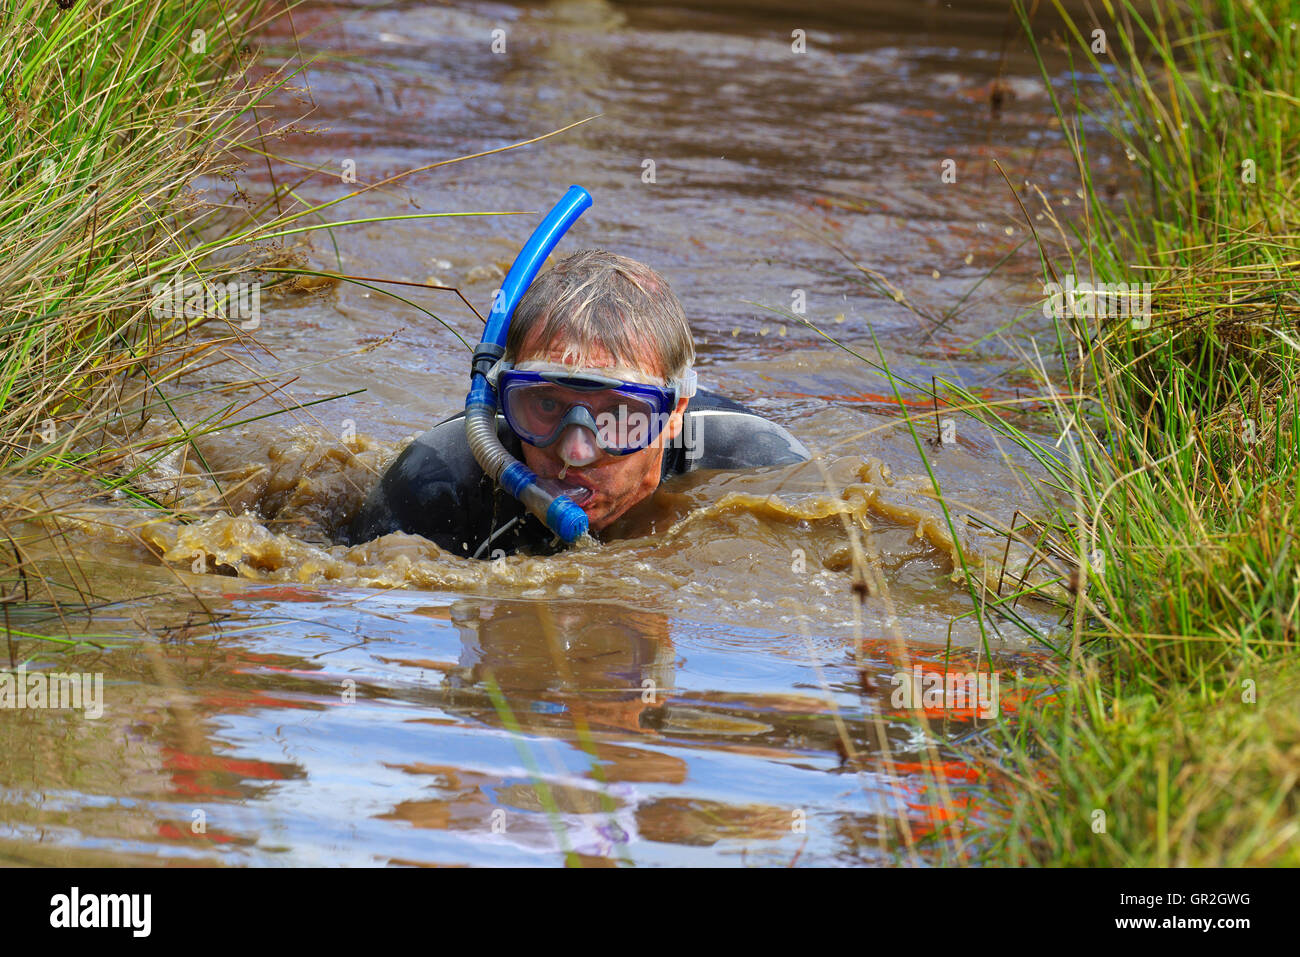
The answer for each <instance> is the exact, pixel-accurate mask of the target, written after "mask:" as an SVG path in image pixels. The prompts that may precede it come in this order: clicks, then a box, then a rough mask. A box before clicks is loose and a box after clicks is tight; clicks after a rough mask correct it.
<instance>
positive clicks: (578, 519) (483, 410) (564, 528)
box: [465, 186, 591, 544]
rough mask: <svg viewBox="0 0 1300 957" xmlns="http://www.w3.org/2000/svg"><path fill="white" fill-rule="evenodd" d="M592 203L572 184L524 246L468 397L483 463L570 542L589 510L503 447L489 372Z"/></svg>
mask: <svg viewBox="0 0 1300 957" xmlns="http://www.w3.org/2000/svg"><path fill="white" fill-rule="evenodd" d="M590 205H591V195H590V194H589V193H588V192H587V191H586V190H585V189H583V188H582V187H581V186H570V187H569V191H568V192H567V193H565V194H564V198H563V199H561V200H560V201H559V202H558V203H556V204H555V208H554V209H552V210H551V211H550V212H549V213H547V214H546V218H545V219H543V220H542V222H541V224H540V225H539V226H538V227H537V228H536V229H535V230H533V234H532V235H531V236H529V237H528V242H526V243H525V244H524V248H523V249H521V250H519V255H518V256H516V257H515V262H514V265H512V266H511V267H510V272H509V273H508V274H507V275H506V280H505V282H503V283H502V284H501V292H500V294H499V295H497V296H496V297H495V299H494V300H493V302H492V311H491V312H490V313H488V318H487V325H486V327H485V328H484V329H483V341H482V342H480V343H479V344H478V347H477V348H476V349H475V350H474V358H473V360H472V361H471V371H470V386H469V394H468V395H467V396H465V436H466V438H467V439H468V440H469V448H470V451H471V452H473V453H474V459H475V460H476V461H477V462H478V464H479V467H480V468H481V469H483V471H484V473H485V474H487V475H488V476H489V477H490V478H491V479H492V480H493V481H494V482H496V483H497V484H498V485H500V486H501V487H502V488H503V489H505V490H506V491H507V492H509V493H510V494H511V495H513V496H514V497H515V498H517V499H519V501H520V502H522V503H523V504H524V506H525V507H526V508H527V509H528V510H529V511H530V512H532V513H533V514H534V515H536V516H537V517H538V518H539V519H541V520H542V521H543V522H545V523H546V525H547V527H548V528H550V529H551V531H553V532H555V534H556V535H558V536H560V538H561V539H562V540H563V541H564V542H566V543H569V544H571V543H573V542H575V541H577V540H578V539H579V538H581V537H582V536H583V535H585V534H586V533H587V513H586V512H584V511H583V510H582V508H581V507H580V506H579V505H578V504H577V503H576V502H574V501H573V500H572V499H570V498H568V497H567V496H564V495H553V494H551V493H550V492H547V491H546V490H545V489H544V488H542V487H541V486H540V485H539V484H538V479H537V475H536V474H535V473H534V472H533V471H532V469H530V468H529V467H528V466H526V465H524V463H523V462H520V461H519V460H518V459H516V458H515V457H514V456H513V455H511V454H510V453H509V452H507V451H506V450H505V447H504V446H502V444H501V440H500V439H499V438H498V437H497V393H496V389H495V388H494V387H493V385H492V383H490V382H489V381H488V378H487V376H488V373H489V372H490V371H491V370H492V367H493V366H494V365H496V363H497V362H498V361H499V360H500V359H501V357H502V356H503V355H505V351H506V335H507V333H508V332H509V331H510V320H511V318H512V317H513V316H514V314H515V307H516V306H518V305H519V300H520V299H522V298H523V297H524V293H525V292H527V291H528V287H529V286H530V285H532V282H533V279H534V278H535V277H536V276H537V271H538V270H539V269H540V268H541V266H542V263H544V262H545V261H546V257H547V256H549V255H550V253H551V250H552V249H554V248H555V245H556V243H558V242H559V241H560V238H561V237H562V236H563V235H564V234H565V233H566V232H568V230H569V227H570V226H572V225H573V224H574V222H575V221H576V220H577V218H578V217H579V216H581V215H582V214H583V212H585V211H586V209H587V207H589V206H590Z"/></svg>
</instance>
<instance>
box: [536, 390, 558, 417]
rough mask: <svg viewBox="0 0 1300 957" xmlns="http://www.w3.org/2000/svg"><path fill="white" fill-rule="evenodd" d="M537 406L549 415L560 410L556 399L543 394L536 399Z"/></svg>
mask: <svg viewBox="0 0 1300 957" xmlns="http://www.w3.org/2000/svg"><path fill="white" fill-rule="evenodd" d="M537 408H538V409H539V410H540V411H542V412H544V413H546V414H547V415H551V414H554V413H556V412H558V411H560V402H559V400H558V399H553V398H551V397H550V396H546V395H544V396H542V397H541V398H540V399H538V400H537Z"/></svg>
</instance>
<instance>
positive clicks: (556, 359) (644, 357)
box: [514, 336, 664, 384]
mask: <svg viewBox="0 0 1300 957" xmlns="http://www.w3.org/2000/svg"><path fill="white" fill-rule="evenodd" d="M638 345H640V346H642V348H640V349H638V350H637V354H636V355H635V356H634V357H627V358H625V359H623V360H622V361H620V360H619V359H617V358H616V357H615V356H614V354H613V353H611V352H610V351H609V349H607V348H605V346H604V345H602V344H601V343H599V342H592V343H581V342H565V341H563V340H552V341H551V342H549V343H547V344H546V346H544V347H539V346H538V344H537V342H536V336H530V337H529V338H527V339H525V340H524V343H523V345H522V346H521V347H520V350H519V355H518V357H516V359H515V362H514V366H515V368H516V369H519V370H521V371H531V372H579V371H582V370H587V371H592V372H595V371H599V372H601V373H603V374H605V375H608V376H610V377H612V378H616V379H623V380H625V381H627V382H644V383H647V384H658V383H661V382H663V379H664V376H663V373H662V372H660V371H659V363H658V362H656V361H655V360H654V358H653V355H652V354H651V352H650V350H649V349H648V348H646V347H645V346H644V344H642V343H638ZM628 358H630V359H633V360H634V361H635V362H636V365H635V366H630V365H629V364H628Z"/></svg>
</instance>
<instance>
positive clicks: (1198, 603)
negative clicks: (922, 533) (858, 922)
mask: <svg viewBox="0 0 1300 957" xmlns="http://www.w3.org/2000/svg"><path fill="white" fill-rule="evenodd" d="M1055 5H1056V11H1055V12H1056V14H1057V16H1058V17H1059V20H1058V21H1057V22H1060V21H1061V20H1063V21H1064V22H1065V24H1066V30H1065V32H1064V34H1063V35H1061V34H1054V35H1052V36H1039V35H1038V34H1037V33H1036V30H1037V29H1038V26H1037V24H1036V22H1034V21H1033V20H1031V17H1030V14H1029V13H1028V12H1027V11H1026V10H1025V9H1024V8H1018V12H1019V16H1020V20H1021V25H1022V27H1023V28H1024V29H1025V31H1026V32H1027V34H1028V35H1029V36H1030V37H1031V38H1032V42H1033V47H1034V50H1035V54H1036V55H1038V57H1039V60H1038V62H1039V66H1040V68H1041V71H1042V76H1043V80H1044V82H1045V84H1046V85H1047V88H1048V90H1049V92H1050V95H1051V100H1052V105H1053V107H1054V109H1055V112H1056V116H1057V119H1058V120H1059V127H1060V130H1061V132H1062V134H1063V138H1064V142H1065V146H1066V149H1067V150H1068V153H1067V155H1069V156H1072V157H1073V159H1074V164H1075V166H1076V168H1077V172H1078V176H1079V179H1080V184H1081V187H1082V189H1083V191H1084V196H1085V197H1086V201H1085V209H1084V211H1083V214H1082V215H1076V216H1074V217H1073V218H1071V219H1069V220H1064V221H1063V219H1062V218H1061V217H1059V216H1058V215H1057V212H1056V211H1055V210H1054V209H1053V208H1052V206H1051V204H1050V202H1049V201H1048V199H1047V198H1046V197H1045V196H1044V194H1043V193H1041V192H1040V191H1039V190H1038V189H1037V188H1036V187H1034V186H1033V185H1031V184H1030V183H1028V182H1026V181H1025V179H1024V178H1023V176H1022V175H1021V171H1019V170H1016V169H1014V168H1009V169H1003V167H1002V166H1001V165H997V170H998V172H999V173H1000V174H1001V176H1002V179H1003V182H1004V183H1005V184H1006V186H1007V188H1008V190H1009V193H1010V195H1011V196H1012V197H1013V199H1012V204H1013V209H1015V210H1017V211H1018V212H1019V214H1020V215H1021V217H1022V218H1023V220H1024V222H1025V224H1026V225H1027V227H1028V229H1029V230H1030V232H1031V234H1032V236H1033V239H1034V242H1035V248H1036V250H1037V254H1038V258H1039V262H1040V264H1041V267H1042V278H1043V282H1044V284H1047V283H1052V282H1056V283H1063V282H1064V280H1065V277H1066V276H1067V275H1073V276H1075V277H1077V278H1078V280H1079V281H1093V282H1106V283H1138V284H1142V283H1150V284H1151V290H1152V298H1151V306H1152V308H1151V315H1150V316H1149V317H1139V318H1138V321H1136V322H1134V321H1132V320H1131V319H1130V318H1128V317H1119V316H1109V317H1107V316H1100V317H1099V316H1096V315H1093V314H1091V313H1090V312H1088V311H1080V312H1078V313H1076V312H1072V311H1067V312H1066V313H1065V314H1064V315H1062V316H1060V317H1059V318H1057V320H1056V321H1055V322H1054V324H1053V326H1052V328H1051V334H1050V339H1051V341H1050V342H1049V343H1044V342H1042V341H1040V342H1039V343H1038V344H1037V345H1038V349H1037V350H1036V355H1035V356H1034V357H1031V356H1029V355H1025V366H1026V369H1027V370H1028V372H1029V374H1030V375H1032V377H1033V379H1034V381H1035V385H1036V389H1035V390H1034V392H1035V394H1033V395H1029V396H1026V397H1024V398H1023V399H1021V400H1017V401H1015V402H1010V401H1003V402H989V401H986V400H985V399H983V398H981V397H980V396H977V395H975V394H972V393H971V392H969V391H967V390H966V389H964V388H962V386H961V385H960V384H959V383H956V382H951V381H947V380H944V379H939V380H937V381H936V382H933V383H924V382H912V381H908V380H907V379H906V378H904V377H902V376H899V375H897V374H895V373H894V372H893V371H892V370H891V369H890V368H889V367H888V364H887V362H886V360H885V358H884V354H883V351H882V350H881V349H880V348H879V345H878V344H877V347H876V354H875V357H874V358H872V357H870V356H868V355H863V354H861V353H859V352H855V351H854V350H853V349H851V348H849V347H848V346H845V345H844V344H843V343H839V342H837V341H836V340H834V339H832V338H831V337H830V336H827V337H826V338H828V339H831V341H832V342H834V343H835V344H836V345H838V346H840V347H841V348H844V349H846V351H849V352H850V353H851V354H853V355H855V356H857V357H858V358H859V359H861V360H863V361H864V362H866V363H867V364H868V365H870V366H872V367H873V368H875V369H876V370H877V371H879V372H881V373H882V374H884V375H885V376H886V377H887V378H888V379H889V381H890V383H891V386H892V388H893V390H894V394H895V398H896V399H897V400H898V405H899V410H900V412H901V413H902V416H903V423H904V425H905V427H906V428H908V429H909V431H910V432H911V434H912V436H913V438H914V440H915V443H916V447H917V450H918V452H920V454H921V456H922V458H923V459H925V460H926V462H927V465H928V453H927V452H926V450H925V446H924V444H923V442H922V435H929V434H931V433H932V432H933V429H934V424H933V423H932V422H930V421H929V413H923V414H922V413H918V412H916V411H915V410H914V409H913V408H912V407H910V406H907V405H905V404H904V402H903V398H904V397H903V391H904V390H905V391H906V392H907V393H909V394H910V395H912V396H915V395H917V394H933V395H934V396H935V398H936V410H935V414H936V415H938V399H939V397H940V396H942V398H943V400H944V405H945V406H946V408H947V410H949V411H950V412H958V413H965V414H967V415H970V416H971V417H972V418H974V419H976V420H978V421H980V422H981V423H983V424H985V425H987V426H988V427H989V428H990V429H992V430H993V432H994V434H995V435H996V436H997V437H998V438H999V439H1000V440H1006V441H1007V442H1010V443H1012V444H1014V445H1015V446H1017V447H1019V448H1020V449H1021V450H1023V451H1025V452H1027V453H1028V454H1029V456H1030V457H1031V458H1032V460H1033V461H1034V463H1035V464H1036V466H1037V470H1038V471H1037V474H1036V475H1035V474H1031V473H1029V472H1027V471H1024V472H1023V474H1022V477H1023V479H1024V480H1025V481H1026V483H1027V484H1033V485H1035V486H1036V487H1037V489H1038V492H1039V495H1038V497H1039V504H1040V507H1039V509H1038V511H1037V514H1035V515H1034V516H1031V517H1026V519H1025V520H1024V521H1023V522H1020V523H1018V524H1017V526H1016V527H1015V528H1012V527H1009V526H1007V525H1005V524H1003V525H998V524H997V521H996V520H992V517H991V516H981V515H979V514H978V510H977V506H976V504H975V503H962V502H956V501H953V500H951V499H949V498H948V497H946V496H945V495H944V492H943V490H942V489H941V488H940V487H939V483H938V481H937V479H936V478H935V476H934V473H933V472H931V473H930V477H931V481H932V485H933V493H934V497H935V500H936V503H937V504H938V507H939V508H940V509H941V510H942V514H943V517H944V520H945V522H946V523H947V528H948V531H949V533H950V535H951V536H952V537H953V539H954V541H956V540H957V539H958V533H959V531H961V530H962V527H963V525H964V523H965V522H966V520H967V519H975V520H977V521H978V522H979V523H980V524H982V525H983V526H984V527H985V529H997V530H998V531H1000V532H1001V534H1002V535H1003V536H1005V539H1006V541H1007V546H1008V548H1010V545H1011V542H1013V541H1014V542H1016V543H1018V544H1017V545H1016V550H1018V551H1021V554H1023V550H1031V551H1032V552H1034V553H1035V554H1036V558H1035V559H1034V561H1036V562H1037V565H1036V568H1037V573H1036V574H1035V575H1033V576H1030V580H1029V581H1028V582H1024V581H1022V580H1021V579H1020V574H1019V573H1020V571H1021V569H1022V568H1023V564H1022V563H1021V564H1016V565H1010V566H1009V567H1008V568H1007V569H1006V571H1007V575H1006V576H1005V578H1006V580H1009V581H1010V582H1012V585H1013V587H1005V586H1006V581H1005V580H1004V578H1003V576H1002V575H1000V574H997V573H998V572H1000V571H1001V570H1002V569H1000V568H999V567H998V566H999V565H1001V564H1002V562H1001V561H999V560H1000V559H1001V558H1002V556H1001V555H997V556H993V555H991V554H990V553H989V550H988V549H987V548H985V549H984V550H983V552H984V553H983V554H973V553H972V554H967V553H966V552H965V551H964V550H960V549H959V550H956V557H957V561H956V563H955V564H956V565H957V566H958V568H957V570H958V571H959V572H962V573H963V575H964V577H965V579H966V582H967V585H968V587H969V590H970V594H971V597H972V611H971V612H970V613H968V614H971V615H976V616H978V617H979V618H980V620H981V628H982V632H983V633H984V634H985V636H986V637H987V636H988V634H989V632H990V631H997V632H998V633H1000V634H1002V633H1006V631H1007V630H1008V629H1010V630H1011V631H1019V632H1020V633H1021V634H1023V635H1028V636H1030V637H1031V638H1033V639H1036V640H1037V641H1039V642H1041V643H1042V644H1043V645H1045V646H1047V647H1048V648H1049V649H1051V650H1052V651H1053V652H1054V654H1055V675H1054V678H1053V685H1054V686H1053V689H1052V691H1053V693H1052V695H1051V696H1050V697H1047V698H1043V699H1040V703H1039V705H1037V706H1035V707H1028V708H1022V709H1020V711H1019V713H1018V714H1017V716H1016V718H1015V719H1014V720H1013V721H1004V722H1002V723H1001V725H1000V726H999V732H998V734H996V735H992V736H989V735H985V736H983V738H982V739H981V740H980V741H977V742H972V743H971V744H970V746H971V747H974V748H979V749H981V750H983V751H984V754H983V757H984V758H985V759H986V760H987V761H988V762H989V763H990V764H991V765H992V766H993V767H994V768H995V769H996V773H995V775H994V777H995V779H1000V780H1002V781H1004V782H1007V786H1006V787H1005V788H1004V789H1003V792H1002V793H1003V794H1004V797H1005V800H1004V801H1003V802H1002V812H1003V814H1002V817H1001V818H1000V819H999V821H998V823H997V824H996V825H995V827H994V828H993V829H992V830H990V831H988V832H987V833H985V834H983V835H981V836H980V838H979V840H978V842H977V843H978V845H979V846H980V848H981V856H982V857H983V859H985V860H987V861H988V862H990V863H1015V864H1044V865H1074V866H1153V865H1156V866H1204V865H1261V864H1283V863H1285V864H1297V863H1300V841H1297V840H1296V838H1297V837H1298V836H1300V796H1298V795H1300V791H1298V790H1297V787H1296V785H1297V783H1298V782H1300V716H1297V712H1296V710H1295V706H1294V702H1295V700H1296V691H1297V690H1300V664H1297V662H1296V656H1295V652H1296V650H1297V645H1298V644H1300V571H1297V569H1298V568H1300V542H1298V541H1297V536H1298V535H1300V496H1297V494H1296V491H1297V488H1298V487H1300V392H1298V391H1297V380H1298V379H1300V284H1297V280H1296V275H1297V267H1300V228H1298V226H1300V98H1297V91H1300V23H1297V22H1296V21H1297V20H1300V10H1297V9H1295V8H1294V7H1293V6H1292V5H1290V4H1288V3H1286V2H1282V0H1252V2H1250V3H1245V4H1242V3H1237V2H1233V0H1221V2H1220V0H1191V2H1189V3H1184V4H1177V5H1170V4H1155V5H1153V6H1149V7H1148V6H1147V5H1142V6H1138V5H1136V4H1130V3H1121V4H1112V3H1103V4H1102V5H1101V6H1099V7H1098V8H1097V9H1096V11H1095V17H1096V20H1095V21H1094V20H1088V21H1086V22H1074V21H1072V20H1071V18H1070V16H1069V14H1068V13H1067V12H1066V11H1065V10H1064V9H1063V8H1062V7H1061V5H1060V4H1059V3H1056V4H1055ZM1038 19H1039V21H1040V22H1041V21H1044V20H1045V19H1046V18H1045V17H1043V16H1040V17H1039V18H1038ZM1098 28H1101V29H1104V30H1105V32H1106V41H1107V43H1106V49H1105V51H1104V52H1103V51H1101V50H1099V49H1097V48H1096V46H1095V35H1094V33H1093V31H1094V30H1095V29H1098ZM1048 44H1051V45H1053V46H1058V47H1061V48H1063V49H1064V50H1065V52H1066V55H1067V56H1068V57H1069V61H1070V64H1071V66H1072V69H1071V70H1070V71H1069V72H1068V74H1067V80H1066V81H1065V82H1064V83H1063V82H1062V81H1061V80H1060V79H1059V78H1054V77H1053V76H1052V74H1051V71H1050V70H1049V68H1048V66H1047V65H1046V62H1045V56H1044V48H1045V46H1046V45H1048ZM1107 156H1108V157H1117V158H1118V159H1119V161H1120V162H1121V164H1122V163H1124V162H1125V161H1127V163H1128V164H1129V166H1128V169H1127V171H1124V170H1121V172H1120V173H1119V175H1118V176H1114V177H1113V178H1111V177H1109V176H1108V178H1107V181H1106V182H1104V183H1103V182H1098V181H1097V180H1096V179H1095V177H1094V171H1095V170H1097V169H1103V168H1106V167H1105V166H1104V164H1103V159H1104V158H1105V157H1107ZM1024 175H1028V173H1027V172H1026V173H1025V174H1024ZM1015 183H1023V184H1024V188H1019V187H1017V186H1015V185H1014V184H1015ZM1118 195H1122V196H1124V197H1125V199H1124V200H1123V201H1122V202H1120V201H1117V200H1116V198H1115V197H1116V196H1118ZM849 258H850V262H852V258H851V257H849ZM1003 261H1005V257H1004V260H1003ZM853 264H854V265H855V266H857V268H858V269H859V270H861V271H862V272H863V273H864V275H866V281H865V282H864V285H865V286H866V287H867V288H868V289H871V290H873V291H874V292H876V293H879V291H880V289H879V285H880V283H879V280H878V277H876V276H874V275H872V274H871V272H870V271H869V270H867V269H866V268H865V267H863V266H861V265H859V264H857V263H853ZM999 265H1001V263H999ZM995 268H996V267H995ZM778 311H781V312H782V313H783V314H784V315H786V316H787V318H789V319H791V320H792V321H796V322H802V321H804V320H802V319H800V317H797V316H792V315H789V314H788V313H785V312H784V310H778ZM923 318H924V317H923ZM1148 319H1149V321H1148ZM809 325H810V328H813V329H814V330H816V327H815V326H812V325H811V324H809ZM816 331H818V332H820V330H816ZM823 335H824V333H823ZM1037 353H1041V354H1043V355H1044V356H1046V358H1039V357H1038V356H1037ZM1043 436H1049V438H1048V439H1047V440H1045V441H1044V440H1043V438H1042V437H1043ZM963 513H969V514H963ZM991 559H992V561H990V560H991ZM990 568H992V571H993V572H994V574H993V575H990V573H989V572H990ZM1063 589H1064V591H1063ZM1026 598H1037V599H1049V600H1052V601H1055V602H1056V603H1057V604H1058V605H1059V606H1060V607H1061V608H1062V609H1063V614H1062V618H1061V621H1060V623H1059V626H1058V627H1057V628H1055V629H1052V630H1049V631H1046V632H1044V631H1041V630H1040V629H1038V628H1036V627H1035V626H1034V625H1033V624H1032V623H1031V621H1030V620H1028V619H1027V618H1026V617H1024V616H1021V615H1019V614H1017V612H1016V608H1017V606H1018V604H1019V603H1020V602H1023V601H1024V600H1026ZM987 648H988V646H987V643H986V644H985V651H986V652H987Z"/></svg>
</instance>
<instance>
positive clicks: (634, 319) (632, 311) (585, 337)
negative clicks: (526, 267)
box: [505, 249, 695, 379]
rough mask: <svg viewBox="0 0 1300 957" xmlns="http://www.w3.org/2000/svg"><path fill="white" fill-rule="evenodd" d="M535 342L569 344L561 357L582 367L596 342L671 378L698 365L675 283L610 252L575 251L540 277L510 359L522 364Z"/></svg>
mask: <svg viewBox="0 0 1300 957" xmlns="http://www.w3.org/2000/svg"><path fill="white" fill-rule="evenodd" d="M530 341H531V342H533V343H535V344H536V345H537V346H539V347H540V348H543V349H545V348H547V347H548V346H550V345H551V344H552V343H555V342H563V343H566V346H565V349H564V354H563V357H562V359H561V361H562V362H564V363H565V364H569V365H574V366H580V365H585V364H587V363H588V361H589V357H590V354H591V353H592V352H593V351H595V349H594V347H600V348H603V349H604V350H605V351H607V352H609V353H610V355H612V356H613V357H614V360H615V362H616V363H617V364H618V365H621V366H625V367H627V368H629V369H636V368H644V363H645V361H646V359H647V358H649V359H652V360H653V361H654V363H655V364H656V366H657V368H655V369H653V370H652V371H653V372H655V373H658V374H660V375H662V376H663V377H664V378H665V379H674V378H677V377H679V376H681V375H684V374H685V373H686V371H687V370H688V369H689V368H690V367H691V365H692V364H693V363H694V362H695V343H694V342H693V341H692V339H691V327H690V325H689V324H688V323H687V321H686V313H685V312H684V311H683V310H682V304H681V303H680V302H679V301H678V299H677V297H676V296H675V295H674V294H673V291H672V289H671V288H670V287H669V285H668V281H667V280H666V279H664V277H663V276H661V275H659V273H657V272H655V271H654V270H653V269H651V268H650V267H649V266H647V265H645V264H644V263H639V262H637V261H636V260H635V259H628V258H627V257H626V256H620V255H618V254H616V253H611V252H608V251H606V250H604V249H584V250H582V251H581V252H577V253H574V254H573V255H572V256H570V257H568V258H567V259H563V260H561V261H560V262H558V263H556V264H555V265H554V266H552V267H551V268H550V269H548V270H547V271H546V272H544V273H542V274H541V275H540V276H538V277H537V278H536V279H535V280H534V281H533V284H532V285H531V286H530V287H529V288H528V292H526V293H525V294H524V297H523V299H522V300H520V302H519V306H518V307H517V308H516V309H515V314H514V318H513V319H512V320H511V322H510V334H509V336H508V337H507V339H506V354H505V358H506V359H508V360H510V361H512V362H513V361H518V358H519V355H520V351H521V349H522V348H523V346H524V343H526V342H530Z"/></svg>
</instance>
